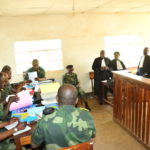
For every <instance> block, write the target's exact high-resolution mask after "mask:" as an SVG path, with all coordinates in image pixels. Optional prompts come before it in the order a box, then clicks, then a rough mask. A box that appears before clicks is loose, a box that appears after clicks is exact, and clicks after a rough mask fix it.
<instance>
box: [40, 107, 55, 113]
mask: <svg viewBox="0 0 150 150" xmlns="http://www.w3.org/2000/svg"><path fill="white" fill-rule="evenodd" d="M54 111H55V108H53V107H48V108H45V109H44V110H43V114H44V115H49V114H52V113H53V112H54Z"/></svg>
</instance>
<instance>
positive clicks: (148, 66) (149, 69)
mask: <svg viewBox="0 0 150 150" xmlns="http://www.w3.org/2000/svg"><path fill="white" fill-rule="evenodd" d="M140 61H141V60H140ZM139 65H140V62H139ZM139 65H138V69H139ZM142 69H143V73H147V74H148V75H150V56H149V55H146V56H145V59H144V62H143V68H142Z"/></svg>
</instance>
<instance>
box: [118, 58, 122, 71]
mask: <svg viewBox="0 0 150 150" xmlns="http://www.w3.org/2000/svg"><path fill="white" fill-rule="evenodd" d="M122 69H123V67H122V64H121V62H120V61H119V60H117V70H122Z"/></svg>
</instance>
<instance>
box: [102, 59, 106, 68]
mask: <svg viewBox="0 0 150 150" xmlns="http://www.w3.org/2000/svg"><path fill="white" fill-rule="evenodd" d="M101 67H106V63H105V60H104V58H103V59H102V63H101Z"/></svg>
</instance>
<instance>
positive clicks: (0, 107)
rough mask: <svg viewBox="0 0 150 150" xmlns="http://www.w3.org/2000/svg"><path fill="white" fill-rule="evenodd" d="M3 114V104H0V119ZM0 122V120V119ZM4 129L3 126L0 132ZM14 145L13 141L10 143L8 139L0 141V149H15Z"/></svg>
mask: <svg viewBox="0 0 150 150" xmlns="http://www.w3.org/2000/svg"><path fill="white" fill-rule="evenodd" d="M3 116H4V111H3V104H0V120H2V117H3ZM0 122H1V121H0ZM4 131H6V129H5V128H1V129H0V132H4ZM15 149H16V148H15V145H14V143H11V144H10V141H9V139H6V140H3V141H0V150H15Z"/></svg>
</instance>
